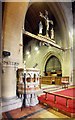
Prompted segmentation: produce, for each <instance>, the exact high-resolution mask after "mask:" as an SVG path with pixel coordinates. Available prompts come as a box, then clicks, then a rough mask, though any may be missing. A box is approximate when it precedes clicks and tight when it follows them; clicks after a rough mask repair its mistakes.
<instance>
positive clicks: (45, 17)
mask: <svg viewBox="0 0 75 120" xmlns="http://www.w3.org/2000/svg"><path fill="white" fill-rule="evenodd" d="M40 17H42V18H44V19H45V23H46V36H47V37H49V34H48V33H49V23H51V25H53V21H52V20H49V18H48V11H47V10H45V16H44V15H43V14H42V13H41V12H40Z"/></svg>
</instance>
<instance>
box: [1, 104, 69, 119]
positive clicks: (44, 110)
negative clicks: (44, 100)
mask: <svg viewBox="0 0 75 120" xmlns="http://www.w3.org/2000/svg"><path fill="white" fill-rule="evenodd" d="M3 118H8V119H7V120H9V119H10V120H11V119H13V120H14V119H25V120H26V119H28V118H61V119H62V118H69V117H68V116H66V115H64V114H62V113H59V112H57V111H55V110H53V109H51V108H50V107H47V106H44V105H41V104H38V105H36V106H34V107H28V108H23V109H22V111H21V109H16V110H12V111H9V112H6V113H3Z"/></svg>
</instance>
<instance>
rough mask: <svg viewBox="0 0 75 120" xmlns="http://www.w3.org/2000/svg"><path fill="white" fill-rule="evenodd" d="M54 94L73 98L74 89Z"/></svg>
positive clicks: (74, 94)
mask: <svg viewBox="0 0 75 120" xmlns="http://www.w3.org/2000/svg"><path fill="white" fill-rule="evenodd" d="M54 93H57V94H61V95H66V96H70V97H75V88H69V89H66V90H62V91H58V92H54Z"/></svg>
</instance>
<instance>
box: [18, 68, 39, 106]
mask: <svg viewBox="0 0 75 120" xmlns="http://www.w3.org/2000/svg"><path fill="white" fill-rule="evenodd" d="M39 72H40V70H39V69H35V68H26V69H25V70H23V71H22V74H21V75H22V76H20V81H19V82H18V85H17V86H18V93H19V95H21V96H22V99H25V105H26V106H35V105H36V104H38V102H39V101H38V98H37V95H38V93H39V92H40V82H39ZM24 95H25V98H23V97H24Z"/></svg>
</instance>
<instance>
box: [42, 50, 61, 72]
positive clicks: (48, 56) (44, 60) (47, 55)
mask: <svg viewBox="0 0 75 120" xmlns="http://www.w3.org/2000/svg"><path fill="white" fill-rule="evenodd" d="M51 56H55V57H57V58H58V59H59V61H60V63H61V68H62V62H63V58H62V56H61V55H60V54H58V53H57V52H53V51H49V52H48V53H47V54H46V55H45V56H44V58H43V61H42V72H44V70H45V65H46V62H47V60H48V59H49V58H50V57H51ZM42 74H43V73H42Z"/></svg>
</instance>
